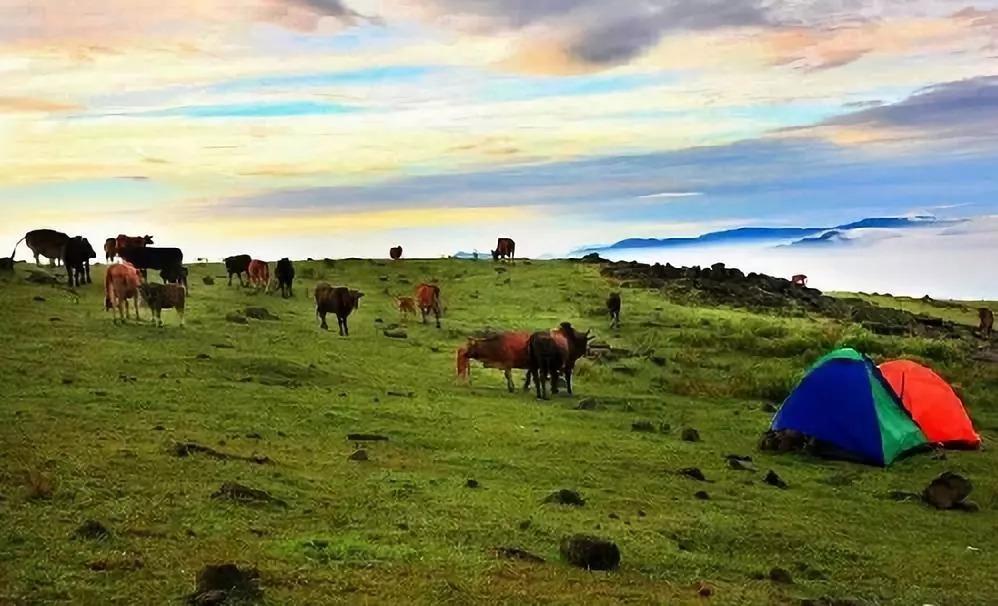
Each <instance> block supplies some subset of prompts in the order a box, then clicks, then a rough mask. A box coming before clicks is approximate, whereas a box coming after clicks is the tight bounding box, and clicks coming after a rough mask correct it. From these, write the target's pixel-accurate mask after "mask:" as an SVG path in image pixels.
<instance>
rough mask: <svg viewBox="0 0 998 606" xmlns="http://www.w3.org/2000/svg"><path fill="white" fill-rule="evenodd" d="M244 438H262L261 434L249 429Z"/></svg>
mask: <svg viewBox="0 0 998 606" xmlns="http://www.w3.org/2000/svg"><path fill="white" fill-rule="evenodd" d="M246 438H247V439H250V440H262V439H263V436H261V435H260V434H259V433H257V432H255V431H251V432H249V433H248V434H246Z"/></svg>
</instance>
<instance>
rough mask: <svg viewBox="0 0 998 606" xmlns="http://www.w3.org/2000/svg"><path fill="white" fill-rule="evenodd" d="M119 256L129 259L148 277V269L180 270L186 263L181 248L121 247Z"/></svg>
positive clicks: (143, 275)
mask: <svg viewBox="0 0 998 606" xmlns="http://www.w3.org/2000/svg"><path fill="white" fill-rule="evenodd" d="M118 256H120V257H121V258H122V259H124V260H125V261H128V262H129V263H131V264H132V265H134V266H135V268H136V269H138V270H139V273H141V274H142V277H143V278H144V277H146V270H148V269H160V270H162V269H169V270H175V271H178V272H179V271H180V268H182V267H183V265H184V251H182V250H180V249H179V248H154V247H152V246H146V247H141V248H135V247H132V248H119V249H118Z"/></svg>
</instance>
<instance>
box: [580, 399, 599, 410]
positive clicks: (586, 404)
mask: <svg viewBox="0 0 998 606" xmlns="http://www.w3.org/2000/svg"><path fill="white" fill-rule="evenodd" d="M597 404H598V402H597V401H596V398H583V399H582V400H580V401H579V404H578V405H577V406H576V407H575V409H576V410H596V406H597Z"/></svg>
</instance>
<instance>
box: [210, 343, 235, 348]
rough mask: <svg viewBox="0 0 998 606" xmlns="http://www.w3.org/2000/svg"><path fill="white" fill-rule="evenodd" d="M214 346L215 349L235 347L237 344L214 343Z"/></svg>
mask: <svg viewBox="0 0 998 606" xmlns="http://www.w3.org/2000/svg"><path fill="white" fill-rule="evenodd" d="M211 346H212V347H214V348H215V349H235V348H236V346H235V345H230V344H229V343H212V344H211Z"/></svg>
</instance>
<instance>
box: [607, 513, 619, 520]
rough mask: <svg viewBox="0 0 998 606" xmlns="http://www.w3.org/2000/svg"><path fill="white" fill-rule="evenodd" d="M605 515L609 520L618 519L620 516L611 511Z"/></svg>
mask: <svg viewBox="0 0 998 606" xmlns="http://www.w3.org/2000/svg"><path fill="white" fill-rule="evenodd" d="M606 517H608V518H610V519H611V520H619V519H620V516H619V515H617V514H616V513H613V512H611V513H610V515H608V516H606Z"/></svg>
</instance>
